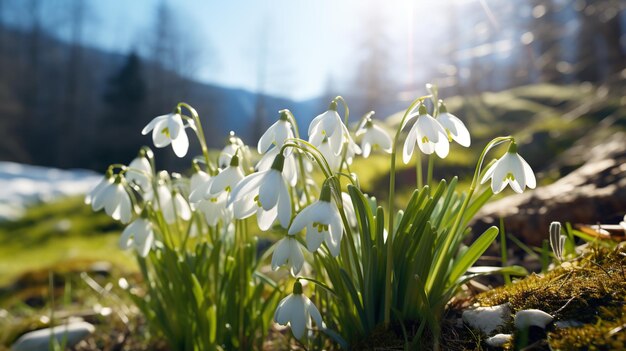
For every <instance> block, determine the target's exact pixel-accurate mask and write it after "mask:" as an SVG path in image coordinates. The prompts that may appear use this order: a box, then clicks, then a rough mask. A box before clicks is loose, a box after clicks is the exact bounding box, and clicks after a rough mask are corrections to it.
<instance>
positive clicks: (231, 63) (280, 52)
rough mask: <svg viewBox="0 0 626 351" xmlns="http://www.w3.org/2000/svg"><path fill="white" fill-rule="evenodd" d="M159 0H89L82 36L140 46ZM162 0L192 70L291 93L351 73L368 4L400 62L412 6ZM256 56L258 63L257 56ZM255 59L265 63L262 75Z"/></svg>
mask: <svg viewBox="0 0 626 351" xmlns="http://www.w3.org/2000/svg"><path fill="white" fill-rule="evenodd" d="M442 1H443V2H446V0H442ZM159 2H160V1H159V0H135V1H123V0H108V1H95V0H92V1H90V4H91V7H92V8H91V11H92V16H93V22H91V24H90V25H91V26H92V28H91V29H88V30H87V31H86V33H87V35H86V37H87V41H88V42H92V43H94V44H95V45H97V46H101V47H103V48H106V49H109V50H115V51H122V52H123V51H126V50H128V49H130V48H132V47H138V46H141V45H142V42H143V41H145V33H146V32H147V31H149V30H150V28H151V27H152V26H153V23H154V18H155V12H156V10H155V8H156V6H157V5H158V4H159ZM421 3H433V1H430V2H429V1H421ZM167 4H168V5H169V6H170V7H173V8H175V9H176V16H177V18H178V20H179V21H181V22H182V23H184V26H185V27H187V28H185V36H186V37H187V39H186V40H187V41H188V42H190V43H193V44H194V45H195V47H196V48H197V49H198V51H199V52H200V55H198V56H197V59H198V62H197V64H196V67H195V68H196V69H195V70H194V72H195V74H194V75H193V76H194V78H196V79H198V80H201V81H206V82H211V83H217V84H221V85H225V86H230V87H241V88H244V89H249V90H258V89H261V90H264V91H265V92H267V93H270V94H273V95H280V96H286V97H290V98H294V99H306V98H310V97H313V96H317V95H320V94H322V93H323V92H324V90H325V87H326V86H327V84H328V81H329V79H331V80H332V81H333V82H335V83H337V84H338V85H339V86H338V88H339V89H341V88H342V87H341V85H342V84H344V85H346V84H350V82H352V81H354V79H355V75H356V74H357V72H356V66H357V64H358V62H359V60H360V55H361V53H360V51H359V46H361V45H362V40H363V36H362V34H360V33H361V32H362V31H363V30H364V26H365V25H364V23H363V18H364V17H366V15H367V14H368V11H375V12H378V13H381V14H382V16H383V18H385V20H386V28H385V31H386V33H385V34H386V35H387V37H389V38H390V39H391V45H393V47H394V53H393V54H394V56H397V57H398V58H399V61H400V62H396V65H397V64H398V63H399V64H400V65H402V64H403V62H402V61H403V60H406V57H407V50H408V47H407V40H408V27H409V20H410V17H409V16H410V15H411V13H414V12H415V9H413V10H411V8H412V7H413V6H415V5H414V4H412V3H411V0H387V1H375V0H365V1H363V0H362V1H358V0H344V1H331V0H317V1H304V0H301V1H296V0H271V1H270V0H261V1H252V0H230V1H201V0H185V1H174V0H169V1H167ZM383 4H384V5H383ZM264 39H266V40H264ZM261 53H264V54H261ZM263 60H265V61H266V64H261V63H260V62H262V61H263ZM404 64H406V62H405V63H404ZM260 67H265V68H264V72H265V73H264V75H263V76H264V77H265V79H264V80H263V83H260V81H259V68H260Z"/></svg>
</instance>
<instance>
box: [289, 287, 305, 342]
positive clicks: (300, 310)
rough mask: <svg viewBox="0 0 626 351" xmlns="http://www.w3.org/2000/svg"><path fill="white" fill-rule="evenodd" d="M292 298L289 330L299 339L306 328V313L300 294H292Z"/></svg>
mask: <svg viewBox="0 0 626 351" xmlns="http://www.w3.org/2000/svg"><path fill="white" fill-rule="evenodd" d="M293 296H294V298H293V299H292V300H291V301H290V307H291V308H290V312H291V320H290V321H289V322H290V324H291V332H292V333H293V336H294V337H296V339H298V340H300V339H302V337H303V336H304V332H305V330H306V322H307V315H306V313H305V306H304V300H303V299H302V295H293Z"/></svg>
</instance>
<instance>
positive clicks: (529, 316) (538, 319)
mask: <svg viewBox="0 0 626 351" xmlns="http://www.w3.org/2000/svg"><path fill="white" fill-rule="evenodd" d="M553 319H554V317H552V316H551V315H549V314H547V313H545V312H544V311H542V310H534V309H531V310H523V311H519V312H517V313H516V314H515V328H517V329H519V330H523V329H526V328H528V327H530V326H535V327H540V328H545V327H546V325H548V323H550V322H552V320H553Z"/></svg>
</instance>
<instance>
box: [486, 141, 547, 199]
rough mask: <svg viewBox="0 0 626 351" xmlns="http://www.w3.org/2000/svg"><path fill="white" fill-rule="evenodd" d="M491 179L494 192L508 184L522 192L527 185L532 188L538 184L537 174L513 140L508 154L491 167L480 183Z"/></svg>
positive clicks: (517, 191)
mask: <svg viewBox="0 0 626 351" xmlns="http://www.w3.org/2000/svg"><path fill="white" fill-rule="evenodd" d="M489 179H491V189H492V190H493V193H494V194H497V193H499V192H501V191H502V190H504V188H505V187H506V185H507V184H510V185H511V189H513V190H514V191H515V192H516V193H522V192H523V191H524V189H526V187H527V186H528V187H529V188H531V189H534V188H535V186H537V182H536V179H535V174H534V173H533V170H532V169H531V168H530V166H529V165H528V163H527V162H526V160H524V159H523V158H522V156H520V155H519V154H518V153H517V144H516V143H515V142H511V145H510V146H509V150H508V151H507V152H506V154H505V155H504V156H502V157H501V158H500V159H499V160H497V161H496V162H495V163H494V164H493V165H492V166H491V167H489V169H488V170H487V172H485V175H484V176H483V178H482V180H481V181H480V183H481V184H484V183H486V182H487V181H488V180H489Z"/></svg>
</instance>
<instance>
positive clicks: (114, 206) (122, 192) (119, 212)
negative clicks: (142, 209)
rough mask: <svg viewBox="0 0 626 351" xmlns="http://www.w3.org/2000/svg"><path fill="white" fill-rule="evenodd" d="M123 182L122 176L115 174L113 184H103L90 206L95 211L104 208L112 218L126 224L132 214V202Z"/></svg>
mask: <svg viewBox="0 0 626 351" xmlns="http://www.w3.org/2000/svg"><path fill="white" fill-rule="evenodd" d="M123 182H124V178H123V177H122V176H120V175H117V176H116V178H115V182H114V183H113V184H111V185H107V186H105V187H104V188H102V189H101V190H100V192H98V194H96V196H95V198H94V199H93V203H92V207H93V208H94V210H95V211H98V210H100V209H102V208H104V212H106V213H107V214H108V215H109V216H111V217H112V218H113V219H115V220H118V221H120V222H122V223H124V224H126V223H128V222H130V219H131V218H132V216H133V204H132V202H131V201H130V195H128V192H127V191H126V188H125V187H124V184H123Z"/></svg>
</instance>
